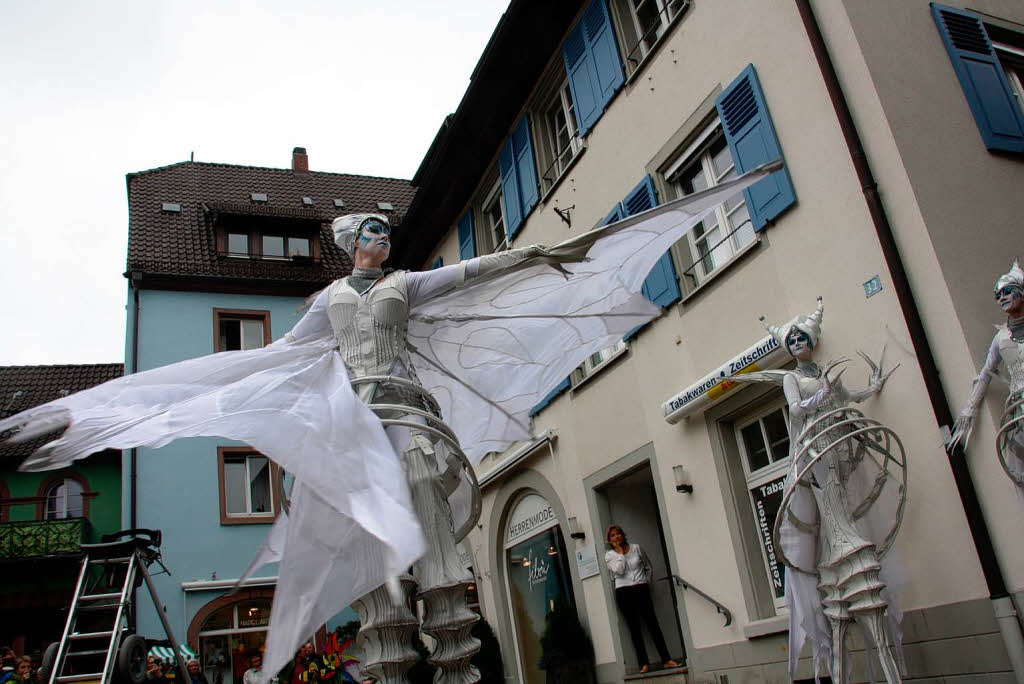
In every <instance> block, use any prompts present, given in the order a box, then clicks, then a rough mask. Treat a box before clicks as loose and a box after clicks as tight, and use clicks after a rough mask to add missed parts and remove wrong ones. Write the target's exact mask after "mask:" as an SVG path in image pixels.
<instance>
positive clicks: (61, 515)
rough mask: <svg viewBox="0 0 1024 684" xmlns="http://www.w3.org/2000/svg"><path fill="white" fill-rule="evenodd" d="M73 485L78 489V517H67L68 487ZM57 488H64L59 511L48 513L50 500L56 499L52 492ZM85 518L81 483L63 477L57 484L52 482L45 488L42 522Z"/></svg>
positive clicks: (83, 494) (83, 490)
mask: <svg viewBox="0 0 1024 684" xmlns="http://www.w3.org/2000/svg"><path fill="white" fill-rule="evenodd" d="M71 484H73V485H74V486H75V487H77V488H78V506H79V508H78V515H68V513H69V506H68V501H70V499H71V497H70V496H69V495H68V491H69V490H70V485H71ZM58 487H63V488H64V493H63V494H62V495H61V499H62V503H61V509H60V510H59V511H52V512H51V511H50V500H51V499H54V498H56V495H55V494H54V491H55V490H56V489H57V488H58ZM84 517H85V487H83V486H82V483H81V482H79V481H78V480H76V479H74V478H73V477H65V478H64V479H63V480H60V481H59V482H54V483H53V484H51V485H50V486H49V487H47V488H46V501H45V502H44V503H43V519H44V520H67V519H69V518H84Z"/></svg>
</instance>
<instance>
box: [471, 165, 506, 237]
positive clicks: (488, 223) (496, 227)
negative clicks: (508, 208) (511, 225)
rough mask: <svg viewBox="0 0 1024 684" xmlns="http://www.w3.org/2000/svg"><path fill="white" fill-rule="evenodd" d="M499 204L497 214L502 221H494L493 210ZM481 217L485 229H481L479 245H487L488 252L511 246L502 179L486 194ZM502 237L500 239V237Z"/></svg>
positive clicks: (481, 207)
mask: <svg viewBox="0 0 1024 684" xmlns="http://www.w3.org/2000/svg"><path fill="white" fill-rule="evenodd" d="M495 204H497V209H498V211H497V215H498V216H500V217H501V222H500V223H495V222H494V221H492V212H493V210H494V208H495ZM480 217H481V218H482V219H483V220H482V221H480V223H481V224H482V228H483V230H482V231H480V232H481V233H483V234H482V235H478V237H482V238H483V240H478V241H477V244H478V245H481V244H482V245H487V250H488V251H487V253H488V254H489V253H493V252H502V251H504V250H506V249H508V248H509V244H508V231H507V229H506V228H505V226H506V225H508V218H507V215H506V214H505V198H504V197H503V196H502V192H501V180H500V179H498V180H497V181H495V182H494V185H493V186H492V187H491V189H490V190H489V191H488V192H487V194H486V195H485V196H484V201H483V202H482V203H481V205H480ZM499 237H500V240H499V239H498V238H499ZM481 253H484V252H481Z"/></svg>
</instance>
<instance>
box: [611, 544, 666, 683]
mask: <svg viewBox="0 0 1024 684" xmlns="http://www.w3.org/2000/svg"><path fill="white" fill-rule="evenodd" d="M605 541H607V542H608V544H609V545H611V547H612V548H611V549H609V550H608V551H607V552H606V553H605V554H604V562H605V565H607V566H608V571H609V572H611V573H612V577H613V578H614V579H615V603H616V604H617V605H618V606H619V610H620V611H622V614H623V616H625V618H626V626H627V627H629V638H630V639H631V640H632V641H633V650H634V651H636V660H637V663H638V664H639V665H640V672H647V671H648V670H650V669H651V665H650V663H649V662H648V660H647V649H646V647H645V646H644V634H643V629H642V626H641V623H646V624H647V631H649V632H650V633H651V638H652V639H654V646H655V647H656V648H657V649H658V655H659V656H660V657H661V662H663V663H664V664H665V667H679V663H677V662H676V661H674V660H672V659H671V658H669V655H668V647H667V646H666V645H665V637H664V636H663V635H662V633H661V627H659V626H658V619H657V617H655V615H654V603H653V601H651V587H650V584H651V576H652V575H653V574H654V569H653V568H652V567H651V559H650V558H648V557H647V554H646V553H644V551H643V549H641V548H640V545H639V544H637V543H635V542H634V543H632V544H631V543H630V542H629V540H627V539H626V533H625V532H623V531H622V528H621V527H619V526H618V525H611V526H610V527H609V528H608V532H607V534H605Z"/></svg>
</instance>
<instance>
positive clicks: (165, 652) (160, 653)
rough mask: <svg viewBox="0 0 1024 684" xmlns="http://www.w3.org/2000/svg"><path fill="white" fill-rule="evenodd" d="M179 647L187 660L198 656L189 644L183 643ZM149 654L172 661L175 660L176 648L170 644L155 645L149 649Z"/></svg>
mask: <svg viewBox="0 0 1024 684" xmlns="http://www.w3.org/2000/svg"><path fill="white" fill-rule="evenodd" d="M178 648H179V650H180V651H181V655H182V657H184V658H185V660H192V659H193V658H195V657H196V652H195V651H193V650H192V649H191V648H189V647H188V644H181V646H179V647H178ZM149 655H151V656H153V657H154V658H160V659H161V660H166V661H171V660H174V649H172V648H171V647H170V646H154V647H153V648H151V649H149Z"/></svg>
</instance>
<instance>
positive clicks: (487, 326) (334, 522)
mask: <svg viewBox="0 0 1024 684" xmlns="http://www.w3.org/2000/svg"><path fill="white" fill-rule="evenodd" d="M780 167H781V164H779V163H772V164H767V165H764V166H762V167H759V168H758V169H755V170H753V171H751V172H749V173H747V174H744V175H743V176H740V177H739V178H736V179H733V180H731V181H728V182H726V183H723V184H721V185H719V186H716V187H715V188H714V189H713V190H709V191H704V192H701V193H696V194H694V195H690V196H688V197H686V198H683V199H682V200H677V201H675V202H671V203H668V204H665V205H662V206H660V207H657V208H655V209H653V210H651V211H648V212H645V213H643V214H640V215H637V216H634V217H631V218H628V219H625V220H623V221H620V222H618V223H615V224H612V225H609V226H604V227H602V228H599V229H595V230H593V231H590V232H587V233H583V234H581V235H578V236H576V237H574V238H571V239H569V240H566V241H565V242H563V243H561V244H559V245H556V246H554V247H551V248H545V247H542V246H532V247H526V248H523V249H514V250H509V251H506V252H501V253H498V254H493V255H488V256H483V257H478V258H475V259H470V260H468V261H464V262H461V263H459V264H455V265H452V266H446V267H442V268H439V269H435V270H433V271H426V272H407V271H394V272H390V273H385V272H384V271H383V270H381V265H382V264H383V262H384V261H385V259H386V258H387V256H388V253H389V251H390V242H391V241H390V233H391V231H390V227H389V226H388V223H387V219H386V218H385V217H383V216H381V215H375V214H360V215H352V216H345V217H341V218H339V219H336V220H335V222H334V224H333V228H334V234H335V239H336V241H337V242H338V244H339V245H340V246H341V247H342V248H343V249H345V250H346V251H347V252H348V253H349V254H351V255H352V256H353V262H354V265H355V268H354V270H353V273H352V275H351V276H349V277H347V278H342V279H340V280H338V281H335V282H334V283H332V284H331V285H330V286H328V287H327V288H326V289H325V290H323V291H322V292H321V293H319V295H318V296H317V297H316V298H315V299H314V301H313V303H312V305H311V307H310V309H309V311H308V312H307V313H306V315H305V316H303V318H302V319H301V320H300V321H299V322H298V323H297V324H296V326H295V327H294V328H293V329H292V330H291V332H289V333H288V334H287V335H286V336H285V337H284V338H283V339H281V340H278V341H277V342H274V343H273V344H271V345H269V346H267V347H264V348H262V349H256V350H248V351H232V352H222V353H219V354H213V355H211V356H205V357H200V358H196V359H190V360H187V361H182V362H179V363H176V364H172V365H170V366H164V367H161V368H156V369H153V370H149V371H144V372H141V373H136V374H133V375H129V376H125V377H123V378H119V379H117V380H114V381H111V382H108V383H105V384H103V385H100V386H98V387H95V388H92V389H89V390H86V391H83V392H79V393H77V394H73V395H70V396H68V397H64V398H61V399H58V400H56V401H53V402H50V403H49V404H44V405H43V406H39V407H36V408H34V409H30V410H28V411H24V412H22V413H19V414H17V415H15V416H12V417H10V418H8V419H6V420H3V421H0V432H4V431H14V432H15V434H14V437H12V439H14V440H19V441H25V440H28V439H33V438H35V437H38V436H40V435H44V434H49V433H51V432H54V435H53V436H54V439H53V440H52V441H49V442H47V443H46V444H45V445H44V446H42V447H40V448H39V449H37V450H36V452H35V453H33V455H32V456H31V457H29V459H27V460H26V462H25V463H23V464H22V468H23V469H26V470H47V469H55V468H60V467H63V466H65V465H67V464H69V463H71V462H72V461H73V460H75V459H79V458H85V457H86V456H88V455H89V454H92V453H95V452H97V451H102V450H103V449H108V448H110V449H127V448H131V447H137V446H148V447H154V448H156V447H160V446H163V445H165V444H167V443H169V442H171V441H173V440H175V439H178V438H182V437H195V436H218V437H223V438H227V439H235V440H239V441H242V442H245V443H246V444H248V445H250V446H251V447H253V448H254V449H257V450H259V451H260V452H262V453H263V454H265V455H266V456H268V457H269V458H271V459H272V460H273V461H274V462H276V463H277V464H278V465H279V466H280V467H281V468H283V469H285V470H287V471H288V472H289V473H291V474H292V475H293V476H294V485H293V487H292V490H291V493H290V497H289V507H288V512H287V514H284V513H282V514H281V515H279V516H278V519H277V521H276V522H275V523H274V526H273V528H272V529H271V531H270V534H269V535H268V537H267V540H266V541H265V542H264V544H263V546H262V547H261V549H260V551H259V553H258V555H257V557H256V559H255V560H254V561H253V563H252V565H251V566H250V568H249V569H248V570H247V571H246V574H245V576H249V575H251V573H253V572H254V571H255V570H256V569H257V568H259V567H260V566H261V565H262V564H264V563H267V562H272V561H276V562H279V563H280V565H279V569H278V581H277V586H276V589H275V593H274V603H273V606H272V609H271V619H270V629H269V634H268V639H267V648H266V652H265V654H264V668H263V672H264V673H265V676H266V678H268V679H269V677H270V676H271V674H272V673H274V672H277V671H278V670H280V669H281V667H283V666H284V665H285V663H286V662H288V660H289V659H290V658H291V657H292V655H293V654H294V652H295V650H296V649H297V648H298V646H299V644H301V643H302V642H303V641H304V640H305V639H307V638H308V636H309V635H310V634H312V633H313V632H314V631H315V630H316V629H317V628H318V627H319V626H320V625H322V624H324V623H325V622H326V621H327V620H329V619H330V618H331V617H333V616H334V615H336V614H337V613H338V612H340V611H341V610H343V609H344V608H345V607H346V606H348V605H349V604H353V605H354V606H355V607H356V608H357V610H359V611H360V613H361V617H362V619H363V629H362V632H361V639H362V642H363V646H364V649H365V651H366V652H367V654H368V658H367V659H366V661H365V662H364V665H365V667H367V668H368V670H369V672H371V673H372V674H373V675H374V676H376V677H378V678H379V679H380V681H382V682H389V683H390V682H399V681H403V680H404V677H405V672H406V671H407V670H408V669H409V667H410V666H411V665H412V664H413V662H414V659H415V652H414V651H413V650H412V648H410V642H411V637H412V634H413V633H414V632H415V631H416V630H417V629H418V628H420V626H419V625H417V621H416V619H415V617H414V616H413V615H412V614H411V612H410V611H409V610H408V608H407V607H406V604H405V602H404V601H403V600H401V599H400V598H399V597H396V596H395V595H396V594H400V593H401V592H400V590H399V589H398V588H397V587H396V586H395V585H400V586H401V587H403V588H404V591H406V592H410V591H414V590H415V591H417V592H418V593H417V596H418V597H419V598H422V599H423V600H424V603H425V605H426V615H425V616H424V622H423V625H422V629H423V630H424V631H425V632H427V633H429V634H432V635H433V636H434V637H435V638H436V640H437V643H438V645H437V647H436V649H435V651H434V653H433V654H432V660H433V661H434V662H435V663H437V664H438V665H439V667H440V674H439V678H438V679H437V680H436V681H438V682H444V683H447V684H462V683H464V682H465V683H468V682H474V681H477V679H478V677H479V675H478V674H477V673H476V671H475V669H474V668H472V666H471V665H470V664H469V659H470V657H471V655H472V653H473V652H474V651H475V650H476V648H477V647H478V646H477V644H476V643H475V640H473V639H472V638H471V637H470V636H469V630H470V629H471V627H472V624H473V622H474V621H475V619H476V618H475V616H474V615H473V614H472V613H471V612H470V611H468V609H467V608H466V607H465V602H464V601H465V599H464V589H465V586H466V584H467V583H468V582H470V581H472V578H470V577H469V575H468V573H467V572H466V570H465V569H464V568H462V567H461V566H460V564H459V563H458V561H457V554H456V553H455V546H454V545H455V540H456V539H457V538H458V536H459V535H462V534H465V532H466V531H467V530H468V529H469V527H471V526H472V524H473V523H474V522H475V518H476V516H477V515H479V500H478V498H477V497H478V492H477V491H476V482H475V478H474V476H473V471H472V467H471V466H470V465H469V464H470V463H476V462H478V461H479V460H480V459H481V458H482V457H483V456H484V454H486V453H488V452H492V451H503V450H505V449H507V448H508V447H509V446H511V445H512V444H513V443H515V442H516V441H518V440H524V439H529V438H531V437H532V432H531V429H530V425H529V412H530V409H531V408H533V407H534V406H535V405H536V404H537V403H538V402H539V401H540V400H541V398H543V397H544V396H545V395H546V394H547V393H548V392H550V391H551V389H552V388H554V387H555V386H556V385H558V384H559V383H560V382H561V381H562V380H563V379H564V378H565V377H566V376H567V375H569V373H570V372H571V371H572V370H573V369H574V368H575V367H576V366H578V365H579V364H580V363H582V362H583V361H584V359H586V358H587V357H588V356H589V355H590V354H593V353H595V352H597V351H599V350H601V349H604V348H607V347H609V346H611V345H612V344H615V343H616V342H618V341H619V340H621V339H622V337H623V336H624V335H625V334H626V333H628V332H630V331H631V330H633V329H634V328H636V327H637V326H639V325H643V324H644V323H646V322H648V321H650V320H651V319H653V318H654V317H656V316H657V315H658V314H659V313H660V309H659V307H657V306H656V305H654V304H652V303H651V302H649V301H648V300H646V299H645V298H644V297H643V295H642V294H641V288H642V286H643V282H644V279H645V278H646V276H647V274H648V273H649V272H650V270H651V269H652V268H653V266H654V265H655V264H656V263H657V261H658V259H660V258H661V256H662V255H663V254H664V253H665V251H666V250H667V249H668V248H669V247H670V246H671V245H672V244H674V243H675V242H677V241H678V240H680V239H681V238H682V237H683V236H684V235H685V234H686V233H687V232H688V231H689V230H690V229H692V228H693V226H694V225H696V224H697V223H699V222H700V221H701V219H702V218H703V217H704V215H706V214H707V213H708V212H710V211H713V210H714V209H715V207H717V206H718V205H719V204H721V203H722V202H723V201H725V200H726V199H728V198H730V197H732V196H733V195H735V194H736V193H737V192H739V191H741V190H743V189H744V188H746V187H749V186H750V185H753V184H754V183H756V182H757V181H759V180H761V179H762V178H764V177H765V176H766V175H767V174H769V173H770V172H772V171H775V170H778V169H779V168H780ZM584 255H585V257H584ZM58 430H63V432H62V433H59V432H56V431H58ZM456 435H457V436H458V439H456ZM153 457H158V453H157V454H154V455H153ZM410 567H414V573H415V574H416V578H415V580H414V579H413V578H412V577H409V576H408V575H407V574H406V572H407V570H408V569H409V568H410ZM387 585H390V586H391V590H390V591H389V590H388V589H387V588H386V586H387ZM396 599H397V600H396Z"/></svg>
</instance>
